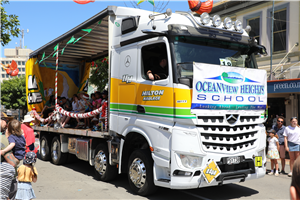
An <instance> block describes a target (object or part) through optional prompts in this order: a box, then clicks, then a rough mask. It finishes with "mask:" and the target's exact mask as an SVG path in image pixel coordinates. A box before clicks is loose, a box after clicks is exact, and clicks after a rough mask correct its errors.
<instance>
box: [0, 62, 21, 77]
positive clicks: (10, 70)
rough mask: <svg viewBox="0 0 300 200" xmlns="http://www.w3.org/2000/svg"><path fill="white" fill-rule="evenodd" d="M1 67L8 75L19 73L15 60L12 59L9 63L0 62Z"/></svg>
mask: <svg viewBox="0 0 300 200" xmlns="http://www.w3.org/2000/svg"><path fill="white" fill-rule="evenodd" d="M1 65H2V67H3V69H4V70H5V71H6V74H8V75H10V76H17V75H18V74H19V69H18V65H17V63H16V61H14V60H12V61H11V64H6V65H3V64H1Z"/></svg>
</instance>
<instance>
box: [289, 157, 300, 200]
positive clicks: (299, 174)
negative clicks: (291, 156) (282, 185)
mask: <svg viewBox="0 0 300 200" xmlns="http://www.w3.org/2000/svg"><path fill="white" fill-rule="evenodd" d="M290 195H291V200H298V199H300V157H298V158H297V160H296V161H295V163H294V167H293V177H292V184H291V188H290Z"/></svg>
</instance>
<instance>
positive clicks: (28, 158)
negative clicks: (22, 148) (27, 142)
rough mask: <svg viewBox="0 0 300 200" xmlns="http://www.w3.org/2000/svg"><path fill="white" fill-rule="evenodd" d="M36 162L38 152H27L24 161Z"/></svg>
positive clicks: (26, 162)
mask: <svg viewBox="0 0 300 200" xmlns="http://www.w3.org/2000/svg"><path fill="white" fill-rule="evenodd" d="M35 162H36V154H35V153H34V152H33V151H30V152H28V153H26V155H25V158H24V160H23V163H24V164H31V163H35Z"/></svg>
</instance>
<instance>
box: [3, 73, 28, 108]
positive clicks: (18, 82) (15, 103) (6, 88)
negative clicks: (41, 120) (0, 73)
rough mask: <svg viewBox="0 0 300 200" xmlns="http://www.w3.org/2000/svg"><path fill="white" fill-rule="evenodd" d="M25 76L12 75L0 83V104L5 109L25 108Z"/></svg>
mask: <svg viewBox="0 0 300 200" xmlns="http://www.w3.org/2000/svg"><path fill="white" fill-rule="evenodd" d="M26 103H27V99H26V84H25V76H21V77H13V78H11V79H9V80H3V82H2V83H1V105H4V106H5V108H7V109H22V110H26V108H27V106H26Z"/></svg>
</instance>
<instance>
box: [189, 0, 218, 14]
mask: <svg viewBox="0 0 300 200" xmlns="http://www.w3.org/2000/svg"><path fill="white" fill-rule="evenodd" d="M188 3H189V7H190V9H191V11H193V12H196V13H198V14H200V15H201V14H202V13H204V12H207V13H210V12H211V10H212V7H213V0H207V1H205V2H201V1H200V0H189V1H188Z"/></svg>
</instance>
